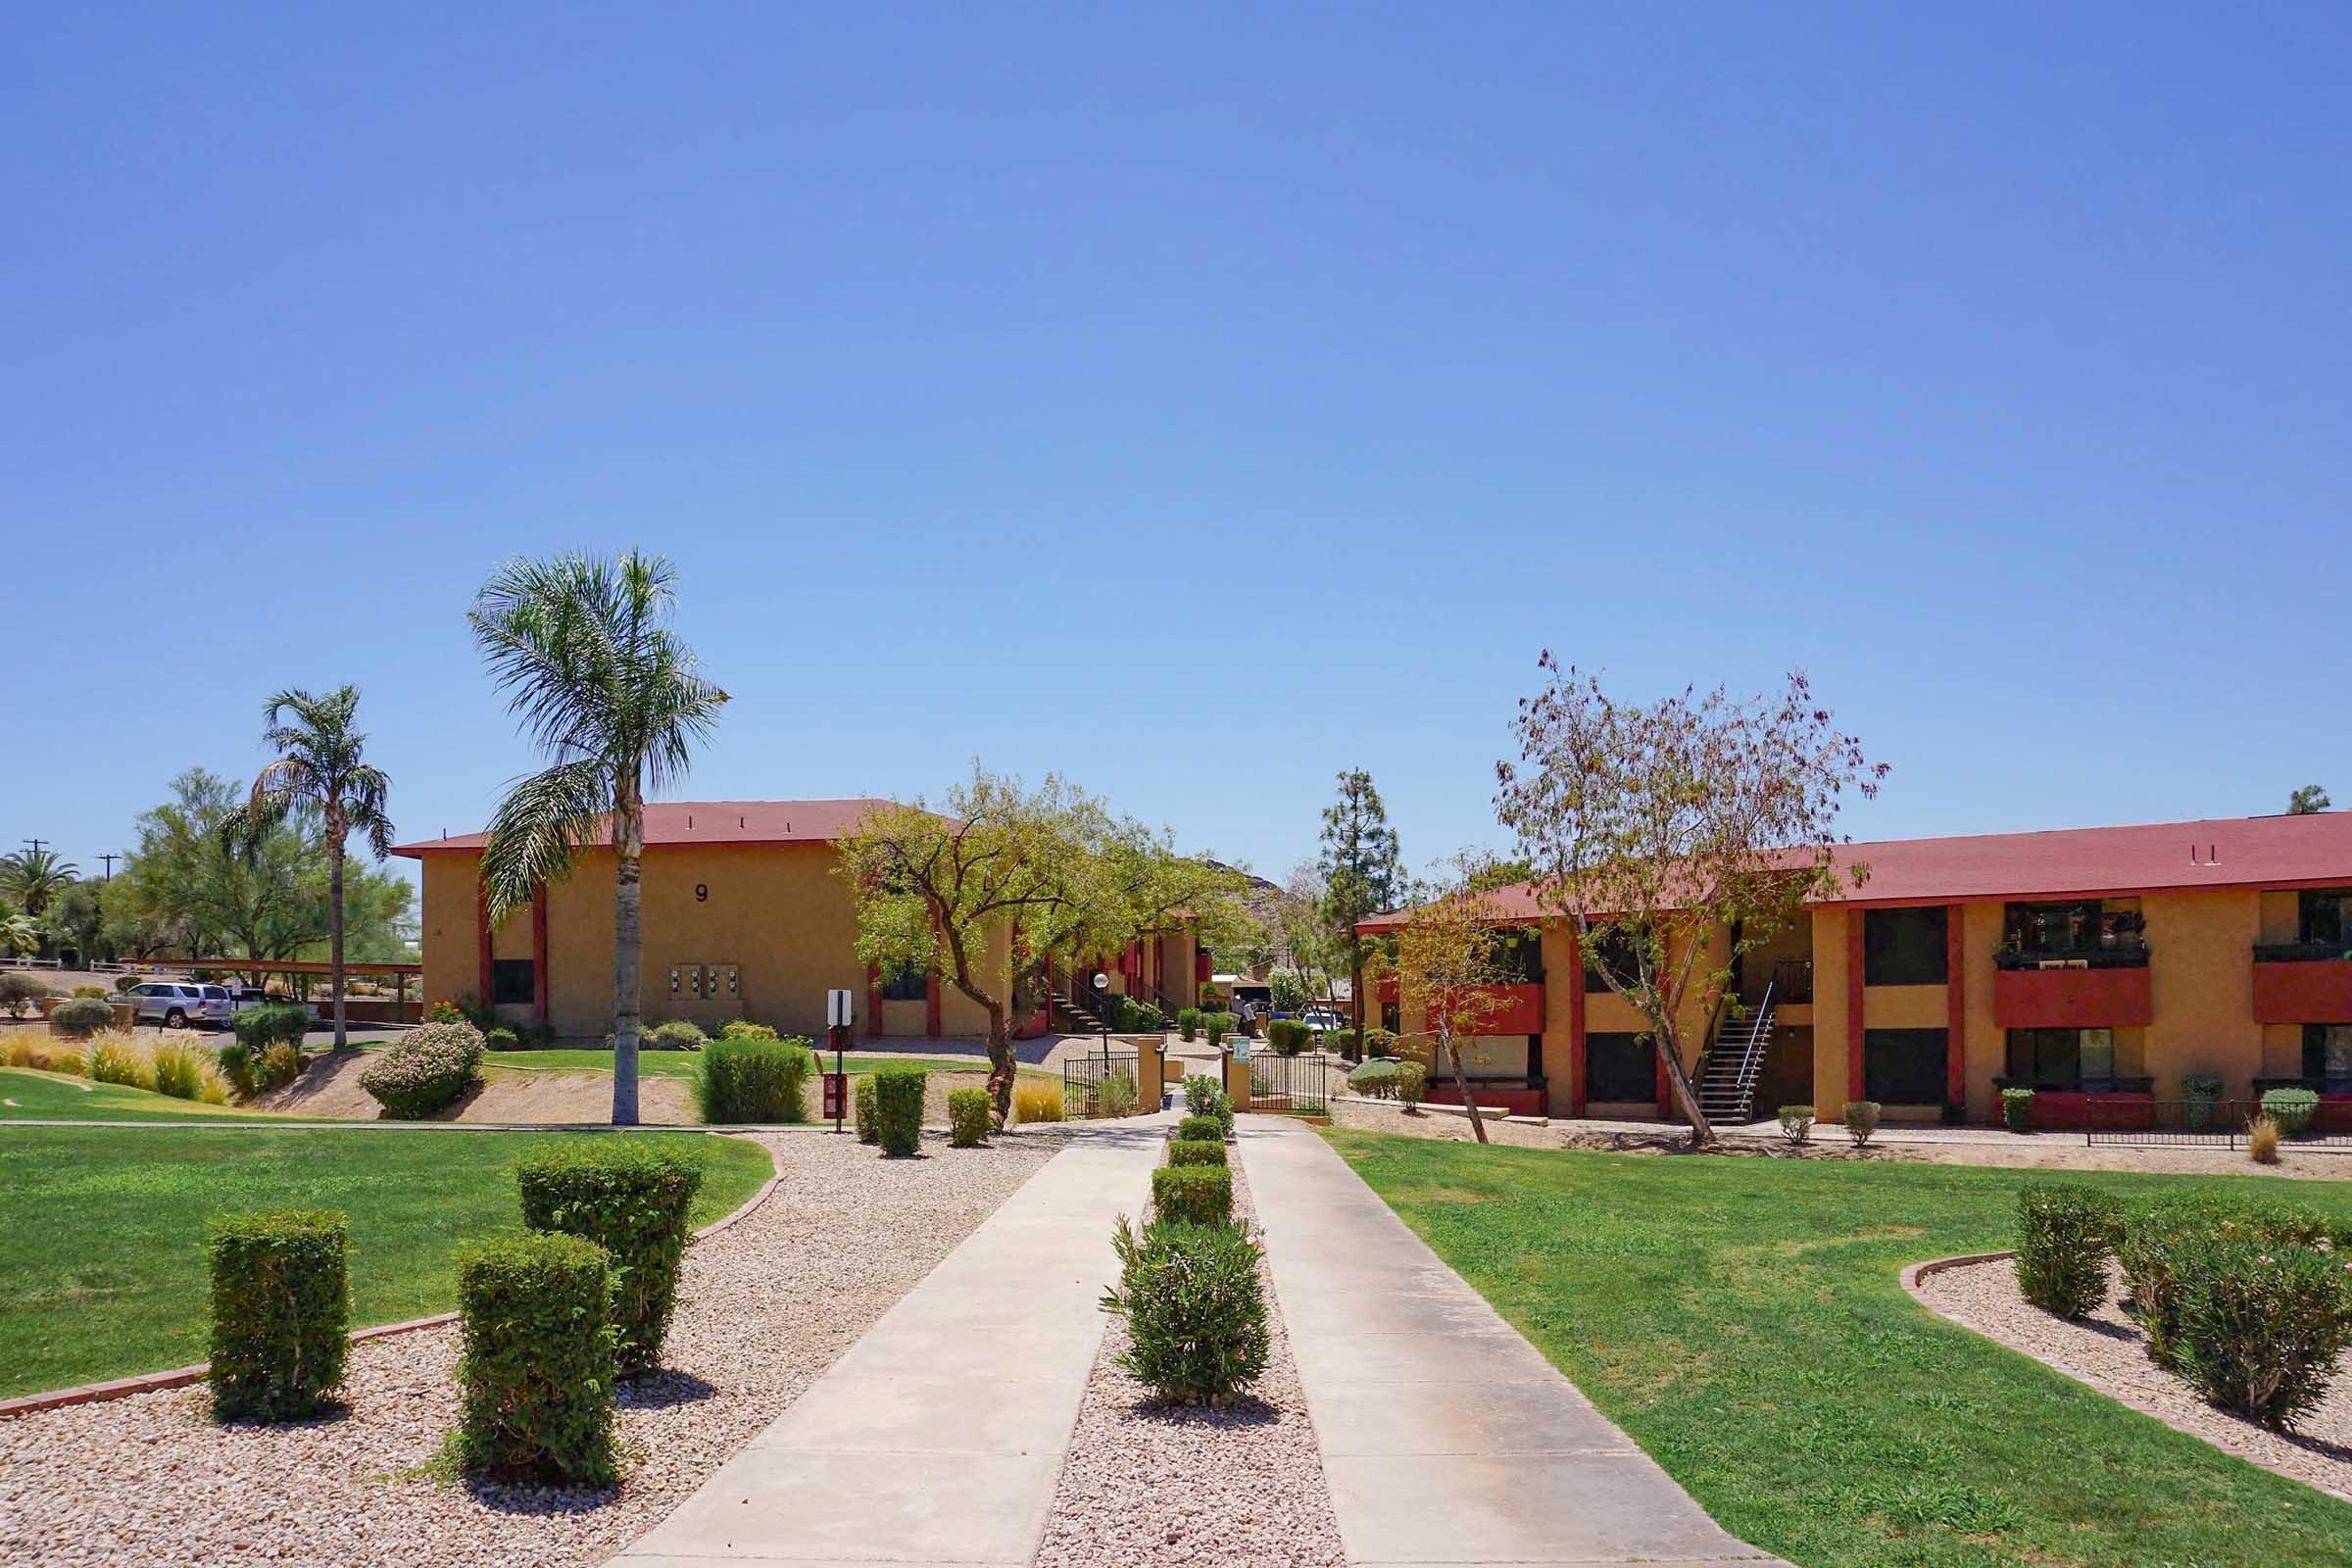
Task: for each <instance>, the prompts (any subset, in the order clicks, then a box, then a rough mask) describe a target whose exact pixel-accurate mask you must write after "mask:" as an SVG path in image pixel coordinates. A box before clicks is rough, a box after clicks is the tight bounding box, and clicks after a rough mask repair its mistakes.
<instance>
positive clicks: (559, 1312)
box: [458, 1234, 616, 1486]
mask: <svg viewBox="0 0 2352 1568" xmlns="http://www.w3.org/2000/svg"><path fill="white" fill-rule="evenodd" d="M458 1322H459V1336H460V1338H459V1357H458V1383H459V1386H460V1388H461V1389H463V1391H464V1394H465V1402H464V1405H463V1415H462V1418H461V1423H460V1426H459V1429H458V1432H459V1436H458V1451H459V1455H460V1457H461V1458H462V1459H463V1460H464V1462H465V1464H466V1467H467V1468H468V1469H473V1470H482V1471H487V1472H489V1473H490V1474H493V1475H496V1476H499V1477H501V1478H504V1479H510V1480H534V1481H549V1482H558V1483H562V1482H570V1483H574V1484H585V1485H591V1486H594V1485H601V1484H603V1483H606V1482H609V1481H611V1480H613V1476H614V1474H615V1471H616V1465H615V1459H616V1450H615V1447H614V1444H613V1381H614V1375H615V1371H616V1367H615V1362H614V1357H613V1340H614V1333H613V1279H612V1268H611V1264H610V1263H609V1262H608V1260H607V1258H606V1256H605V1250H604V1249H603V1248H601V1247H598V1246H597V1245H596V1244H595V1243H594V1242H589V1241H584V1240H582V1239H581V1238H579V1237H577V1236H563V1235H542V1234H532V1235H527V1236H515V1237H502V1238H500V1239H498V1240H496V1241H488V1242H476V1243H471V1244H469V1245H467V1246H466V1247H463V1248H461V1249H460V1250H459V1251H458Z"/></svg>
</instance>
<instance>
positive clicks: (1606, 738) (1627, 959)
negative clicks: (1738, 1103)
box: [1495, 650, 1887, 1142]
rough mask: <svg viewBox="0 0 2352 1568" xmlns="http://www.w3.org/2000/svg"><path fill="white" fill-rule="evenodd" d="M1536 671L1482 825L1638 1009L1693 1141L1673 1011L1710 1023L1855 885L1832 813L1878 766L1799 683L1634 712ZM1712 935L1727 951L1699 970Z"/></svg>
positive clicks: (1860, 874) (1703, 1126)
mask: <svg viewBox="0 0 2352 1568" xmlns="http://www.w3.org/2000/svg"><path fill="white" fill-rule="evenodd" d="M1538 667H1539V668H1540V669H1541V670H1542V671H1543V672H1544V688H1543V690H1541V691H1540V692H1538V693H1537V695H1536V696H1534V697H1533V698H1529V699H1527V700H1525V701H1523V702H1522V703H1521V704H1520V707H1519V715H1518V717H1517V719H1516V720H1514V721H1513V726H1512V727H1513V730H1514V732H1515V733H1516V735H1517V737H1518V740H1519V760H1518V762H1516V763H1512V762H1497V763H1496V764H1495V780H1496V786H1497V787H1496V794H1495V811H1496V814H1497V815H1498V816H1499V817H1500V818H1501V820H1502V823H1503V825H1504V826H1505V827H1508V828H1510V829H1512V830H1513V831H1514V832H1516V833H1517V835H1518V839H1519V848H1520V851H1521V853H1522V854H1523V855H1524V856H1525V857H1526V858H1527V859H1528V861H1529V862H1530V865H1531V866H1532V868H1533V869H1534V871H1535V873H1536V879H1535V891H1536V896H1537V899H1538V901H1539V903H1540V905H1541V906H1542V907H1544V908H1547V909H1549V910H1551V911H1552V912H1554V913H1556V914H1559V915H1562V916H1565V917H1566V918H1567V919H1568V920H1569V921H1570V923H1572V924H1573V925H1574V927H1575V929H1576V935H1577V941H1578V943H1579V944H1580V946H1581V948H1582V951H1583V956H1584V957H1585V959H1586V960H1587V961H1589V962H1591V963H1592V964H1593V968H1594V969H1595V970H1596V971H1597V972H1599V974H1600V975H1601V976H1602V978H1603V979H1605V980H1606V981H1607V982H1608V984H1609V987H1610V989H1611V990H1613V991H1616V992H1618V993H1619V994H1620V995H1622V996H1624V997H1625V998H1626V999H1627V1000H1628V1001H1630V1002H1631V1003H1633V1004H1634V1005H1635V1006H1637V1007H1639V1008H1641V1010H1642V1014H1643V1016H1644V1017H1645V1018H1646V1019H1647V1021H1648V1023H1649V1026H1650V1038H1651V1040H1652V1041H1653V1042H1654V1043H1655V1045H1656V1048H1657V1051H1658V1054H1659V1059H1660V1061H1661V1062H1662V1063H1663V1065H1664V1068H1665V1071H1666V1074H1667V1078H1668V1081H1669V1083H1670V1084H1671V1086H1672V1091H1673V1095H1674V1100H1675V1103H1676V1104H1678V1105H1679V1106H1680V1107H1681V1108H1682V1111H1683V1114H1684V1116H1685V1117H1686V1118H1688V1119H1689V1121H1690V1123H1691V1135H1692V1138H1693V1141H1694V1142H1705V1141H1708V1140H1710V1139H1712V1138H1713V1137H1714V1129H1713V1128H1711V1127H1710V1126H1708V1124H1707V1118H1706V1115H1705V1113H1704V1112H1703V1111H1701V1110H1700V1109H1699V1106H1698V1098H1697V1096H1696V1095H1695V1094H1693V1093H1692V1092H1691V1081H1690V1077H1689V1075H1688V1074H1687V1073H1686V1072H1684V1070H1683V1059H1682V1051H1681V1029H1682V1025H1681V1020H1682V1018H1683V1016H1684V1015H1685V1003H1686V1001H1689V1000H1693V999H1698V1000H1703V1001H1704V1002H1705V1003H1706V1004H1707V1007H1708V1008H1711V1006H1712V1001H1713V998H1714V997H1716V996H1719V995H1720V994H1721V992H1722V990H1723V988H1724V987H1725V986H1726V985H1728V984H1729V983H1730V979H1731V963H1732V961H1733V960H1734V959H1736V958H1737V957H1738V956H1739V955H1740V954H1741V953H1744V952H1747V951H1749V950H1751V949H1753V948H1755V947H1757V946H1758V945H1759V944H1761V943H1763V942H1765V941H1767V940H1769V939H1770V938H1771V936H1772V935H1773V933H1775V932H1776V931H1779V930H1780V929H1781V928H1782V927H1784V926H1786V925H1788V924H1789V922H1790V921H1791V920H1794V919H1797V918H1799V917H1801V915H1802V913H1803V910H1804V907H1805V905H1806V904H1808V903H1809V902H1813V901H1816V900H1819V899H1824V898H1829V897H1834V896H1836V894H1837V893H1838V891H1839V890H1840V888H1842V887H1843V886H1845V885H1847V884H1849V883H1850V884H1851V885H1854V886H1859V885H1860V884H1861V882H1862V880H1863V879H1864V877H1866V876H1867V875H1868V867H1866V866H1864V865H1862V864H1860V863H1858V862H1855V863H1845V864H1841V863H1840V857H1839V856H1838V845H1840V844H1843V843H1845V842H1847V841H1846V840H1845V839H1843V838H1841V837H1840V836H1838V834H1837V833H1836V831H1835V824H1836V820H1837V813H1838V805H1839V803H1840V802H1841V801H1842V799H1843V798H1844V796H1845V794H1846V792H1847V791H1848V790H1852V791H1855V792H1857V793H1859V794H1861V795H1863V796H1864V797H1869V796H1873V795H1876V794H1877V793H1878V789H1879V781H1880V780H1881V779H1883V778H1884V777H1885V776H1886V774H1887V766H1886V764H1885V763H1883V762H1880V763H1873V762H1870V761H1867V760H1865V759H1864V757H1863V755H1862V747H1861V743H1860V742H1859V741H1857V740H1855V739H1854V737H1852V736H1851V735H1847V734H1843V733H1841V732H1840V731H1838V729H1837V728H1836V726H1835V725H1833V724H1832V723H1831V721H1830V714H1829V712H1828V711H1827V710H1826V709H1823V708H1821V707H1820V706H1818V705H1817V704H1816V702H1815V700H1814V697H1813V693H1812V688H1811V686H1810V685H1809V684H1808V682H1807V681H1806V679H1805V677H1804V675H1803V674H1802V673H1801V672H1799V673H1792V674H1791V675H1790V676H1789V685H1788V689H1787V691H1786V692H1785V693H1783V694H1782V695H1781V696H1780V697H1779V698H1777V699H1767V698H1762V697H1758V698H1752V699H1748V700H1746V701H1740V702H1735V701H1733V700H1732V699H1730V698H1728V697H1727V696H1725V694H1724V691H1723V688H1721V687H1717V688H1716V689H1715V690H1713V691H1711V692H1708V693H1706V694H1705V695H1704V696H1699V695H1696V694H1695V693H1694V691H1692V690H1689V689H1686V690H1685V691H1683V692H1682V693H1680V694H1679V695H1676V696H1673V697H1669V698H1666V699H1665V700H1664V701H1662V702H1658V703H1655V704H1652V705H1650V706H1648V707H1638V706H1634V705H1630V704H1623V703H1619V702H1616V701H1614V700H1613V699H1611V698H1610V697H1609V696H1608V695H1607V694H1606V693H1605V692H1603V691H1602V690H1601V688H1600V683H1599V681H1598V680H1597V679H1595V678H1593V676H1590V675H1587V674H1583V673H1581V672H1580V671H1578V670H1577V669H1576V668H1575V667H1574V666H1572V665H1571V666H1567V667H1562V665H1561V664H1560V662H1558V660H1557V659H1555V658H1554V657H1553V656H1552V654H1551V653H1550V652H1549V651H1548V650H1546V651H1545V652H1544V656H1543V658H1542V659H1541V660H1540V661H1539V663H1538ZM1719 930H1728V931H1731V932H1736V933H1737V936H1736V937H1735V938H1734V939H1733V941H1732V942H1731V945H1730V951H1729V954H1728V956H1726V957H1725V958H1724V960H1723V961H1722V962H1720V963H1710V962H1709V961H1708V953H1709V949H1710V948H1711V946H1712V939H1713V937H1714V934H1715V933H1716V932H1717V931H1719ZM1694 986H1695V987H1697V990H1696V991H1695V992H1694V991H1693V989H1692V988H1693V987H1694ZM1705 1010H1706V1008H1702V1009H1700V1014H1699V1015H1702V1016H1703V1015H1704V1012H1705Z"/></svg>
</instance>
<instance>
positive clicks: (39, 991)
mask: <svg viewBox="0 0 2352 1568" xmlns="http://www.w3.org/2000/svg"><path fill="white" fill-rule="evenodd" d="M48 995H49V988H48V987H47V986H45V985H43V984H41V983H40V982H39V981H38V980H35V979H33V978H31V977H30V976H29V975H22V974H0V1012H6V1013H7V1014H8V1015H9V1016H10V1017H11V1018H22V1017H24V1016H25V1014H26V1013H28V1012H30V1011H32V1010H33V1007H34V1006H35V1005H37V1004H38V1003H39V1002H40V1001H41V1000H42V999H43V998H45V997H47V996H48Z"/></svg>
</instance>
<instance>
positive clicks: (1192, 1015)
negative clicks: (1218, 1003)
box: [1176, 1007, 1201, 1040]
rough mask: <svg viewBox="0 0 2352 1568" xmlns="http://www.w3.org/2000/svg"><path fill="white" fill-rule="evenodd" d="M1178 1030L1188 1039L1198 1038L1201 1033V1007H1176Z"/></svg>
mask: <svg viewBox="0 0 2352 1568" xmlns="http://www.w3.org/2000/svg"><path fill="white" fill-rule="evenodd" d="M1176 1032H1177V1033H1178V1034H1180V1035H1182V1036H1183V1037H1184V1038H1185V1039H1187V1040H1192V1039H1195V1038H1197V1037H1198V1036H1199V1035H1200V1033H1201V1009H1200V1008H1199V1007H1178V1008H1177V1009H1176Z"/></svg>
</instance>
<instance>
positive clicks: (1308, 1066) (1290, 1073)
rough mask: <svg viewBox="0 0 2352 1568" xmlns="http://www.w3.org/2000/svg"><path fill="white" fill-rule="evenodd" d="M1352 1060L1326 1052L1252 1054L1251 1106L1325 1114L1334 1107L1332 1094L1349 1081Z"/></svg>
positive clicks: (1254, 1108)
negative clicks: (1349, 1063) (1290, 1054)
mask: <svg viewBox="0 0 2352 1568" xmlns="http://www.w3.org/2000/svg"><path fill="white" fill-rule="evenodd" d="M1347 1078H1348V1064H1347V1063H1346V1062H1344V1061H1341V1060H1340V1059H1338V1058H1337V1057H1335V1056H1327V1055H1325V1054H1323V1053H1322V1052H1320V1051H1316V1052H1308V1053H1305V1054H1300V1055H1297V1056H1281V1055H1275V1054H1271V1053H1269V1054H1264V1055H1257V1054H1252V1055H1251V1056H1250V1104H1249V1106H1248V1108H1249V1109H1250V1110H1258V1111H1273V1112H1277V1113H1279V1112H1283V1111H1296V1112H1298V1113H1299V1114H1300V1115H1306V1116H1323V1115H1328V1114H1329V1113H1330V1111H1331V1097H1332V1096H1333V1095H1335V1094H1337V1093H1338V1092H1339V1090H1340V1086H1341V1085H1342V1084H1344V1083H1345V1082H1347Z"/></svg>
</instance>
